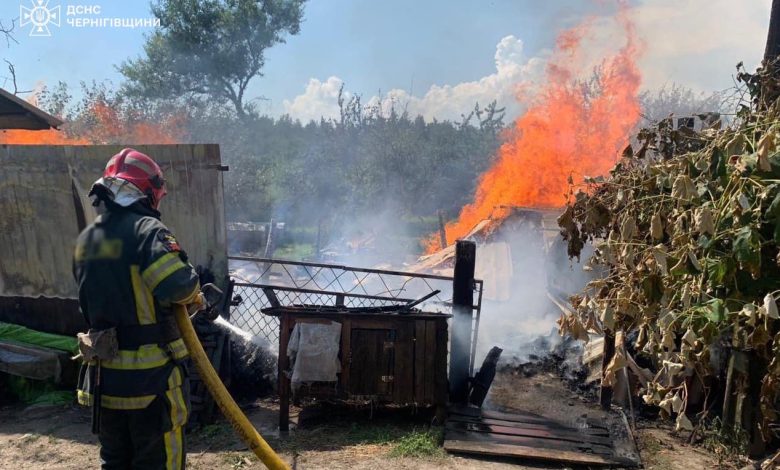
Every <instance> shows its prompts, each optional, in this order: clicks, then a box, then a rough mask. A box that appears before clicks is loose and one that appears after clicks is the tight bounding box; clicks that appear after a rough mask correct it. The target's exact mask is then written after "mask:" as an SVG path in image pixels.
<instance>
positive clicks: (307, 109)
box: [283, 36, 544, 121]
mask: <svg viewBox="0 0 780 470" xmlns="http://www.w3.org/2000/svg"><path fill="white" fill-rule="evenodd" d="M495 64H496V70H495V72H494V73H491V74H489V75H487V76H485V77H482V78H480V79H479V80H476V81H470V82H462V83H458V84H456V85H433V86H432V87H431V88H430V89H428V91H427V92H426V93H425V94H424V95H423V96H412V95H409V93H408V92H407V91H405V90H401V89H392V90H390V91H389V92H387V93H386V94H384V95H383V96H381V97H379V96H373V97H370V98H369V99H368V100H365V101H364V102H366V103H368V104H376V103H378V102H380V101H381V104H382V106H383V108H384V109H389V107H390V106H391V105H393V104H394V105H395V106H396V108H397V109H406V110H407V111H408V112H409V113H410V114H412V115H417V114H420V115H422V116H423V117H424V118H425V119H428V120H430V119H433V118H434V117H435V118H437V119H453V120H456V119H460V117H461V114H462V113H464V112H467V111H469V110H470V109H472V108H473V107H474V104H475V103H477V102H479V103H480V105H482V106H485V105H487V104H488V103H490V102H491V101H493V100H497V101H498V103H499V105H502V106H507V107H508V112H509V114H512V115H516V114H517V113H518V112H519V111H520V105H519V104H518V103H517V100H516V99H515V98H514V95H515V89H516V86H517V85H518V84H519V83H523V82H528V81H532V80H534V78H535V77H539V76H541V74H542V72H543V64H544V60H542V59H540V58H536V57H535V58H531V59H529V60H525V61H524V55H523V41H522V40H520V39H518V38H516V37H514V36H506V37H504V38H503V39H501V41H499V43H498V44H497V45H496V52H495ZM342 83H343V80H341V79H340V78H338V77H335V76H334V77H330V78H328V79H327V80H326V81H324V82H322V81H320V80H317V79H316V78H312V79H310V80H309V83H308V84H307V85H306V90H305V91H304V92H303V94H300V95H298V96H296V97H295V98H293V99H292V100H284V103H283V105H284V111H285V113H288V114H290V115H291V116H292V117H294V118H297V119H300V120H302V121H309V120H311V119H319V117H320V116H324V117H326V118H335V117H337V116H338V111H339V109H338V103H337V99H338V89H339V87H340V86H341V84H342Z"/></svg>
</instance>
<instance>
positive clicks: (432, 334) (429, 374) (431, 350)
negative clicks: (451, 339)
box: [425, 321, 436, 404]
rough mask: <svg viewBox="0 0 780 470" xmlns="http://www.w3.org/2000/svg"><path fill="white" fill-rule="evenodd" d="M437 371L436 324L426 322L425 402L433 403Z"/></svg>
mask: <svg viewBox="0 0 780 470" xmlns="http://www.w3.org/2000/svg"><path fill="white" fill-rule="evenodd" d="M435 372H436V324H435V323H434V322H432V321H426V322H425V403H426V404H428V403H433V402H434V401H435V400H434V386H435V385H436V379H435Z"/></svg>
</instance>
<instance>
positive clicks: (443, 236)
mask: <svg viewBox="0 0 780 470" xmlns="http://www.w3.org/2000/svg"><path fill="white" fill-rule="evenodd" d="M439 243H440V244H441V249H442V250H443V249H445V248H447V229H446V228H445V226H444V212H442V211H439Z"/></svg>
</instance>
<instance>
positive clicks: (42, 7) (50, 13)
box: [19, 0, 60, 36]
mask: <svg viewBox="0 0 780 470" xmlns="http://www.w3.org/2000/svg"><path fill="white" fill-rule="evenodd" d="M30 4H31V5H32V8H27V7H26V6H24V5H20V6H19V18H20V20H19V25H20V26H27V25H28V24H29V25H31V29H30V36H51V30H49V25H50V24H53V25H54V26H57V27H59V26H60V6H59V5H57V6H56V7H54V8H49V0H30Z"/></svg>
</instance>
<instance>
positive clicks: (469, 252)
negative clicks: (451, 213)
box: [450, 240, 477, 405]
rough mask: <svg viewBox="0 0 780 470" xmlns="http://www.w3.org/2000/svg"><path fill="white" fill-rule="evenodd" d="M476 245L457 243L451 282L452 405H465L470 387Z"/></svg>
mask: <svg viewBox="0 0 780 470" xmlns="http://www.w3.org/2000/svg"><path fill="white" fill-rule="evenodd" d="M476 257H477V245H476V244H475V243H474V242H472V241H468V240H458V241H457V242H456V244H455V273H454V280H453V281H452V304H453V305H452V336H451V338H452V339H451V345H450V402H452V403H459V404H464V405H465V404H466V403H467V400H468V386H469V352H470V351H471V318H472V310H473V307H474V267H475V263H476Z"/></svg>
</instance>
